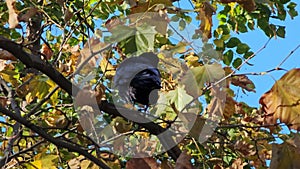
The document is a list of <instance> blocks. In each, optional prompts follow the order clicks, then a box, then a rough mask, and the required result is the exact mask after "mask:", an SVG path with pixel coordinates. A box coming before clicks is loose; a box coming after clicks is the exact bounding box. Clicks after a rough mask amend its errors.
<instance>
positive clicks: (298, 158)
mask: <svg viewBox="0 0 300 169" xmlns="http://www.w3.org/2000/svg"><path fill="white" fill-rule="evenodd" d="M299 166H300V153H299V147H295V146H294V145H291V144H290V143H288V142H284V143H282V144H280V145H279V144H273V145H272V159H271V165H270V169H282V168H284V169H298V168H299Z"/></svg>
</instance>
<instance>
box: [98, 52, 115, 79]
mask: <svg viewBox="0 0 300 169" xmlns="http://www.w3.org/2000/svg"><path fill="white" fill-rule="evenodd" d="M100 68H101V70H102V72H105V77H107V78H112V77H114V75H115V74H116V68H115V67H114V66H113V65H112V64H111V63H110V62H109V61H108V60H107V59H106V57H103V58H102V61H101V63H100Z"/></svg>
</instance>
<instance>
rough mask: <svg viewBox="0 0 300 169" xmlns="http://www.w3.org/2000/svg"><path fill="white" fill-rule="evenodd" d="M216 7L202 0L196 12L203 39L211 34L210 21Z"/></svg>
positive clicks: (208, 37) (211, 24)
mask: <svg viewBox="0 0 300 169" xmlns="http://www.w3.org/2000/svg"><path fill="white" fill-rule="evenodd" d="M215 12H216V9H215V8H214V7H213V6H211V4H210V3H209V2H203V4H202V6H201V8H200V11H199V12H198V18H199V20H201V24H200V28H199V30H200V31H201V33H202V34H203V40H204V41H207V40H208V39H210V38H211V37H212V36H211V28H212V26H213V23H212V15H214V14H215Z"/></svg>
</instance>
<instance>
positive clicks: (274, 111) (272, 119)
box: [259, 69, 300, 130]
mask: <svg viewBox="0 0 300 169" xmlns="http://www.w3.org/2000/svg"><path fill="white" fill-rule="evenodd" d="M299 93H300V69H292V70H290V71H289V72H287V73H286V74H285V75H283V76H282V77H281V78H280V79H279V80H278V81H277V82H276V83H275V84H274V85H273V87H272V88H271V90H269V91H268V92H266V93H265V94H263V96H262V97H261V98H260V100H259V103H260V104H261V105H262V110H263V111H264V115H265V123H266V124H275V123H276V121H277V119H279V120H280V121H281V122H284V123H286V124H287V125H288V126H289V127H290V128H292V129H296V130H300V118H299V116H300V114H299V112H300V97H299Z"/></svg>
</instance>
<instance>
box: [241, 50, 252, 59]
mask: <svg viewBox="0 0 300 169" xmlns="http://www.w3.org/2000/svg"><path fill="white" fill-rule="evenodd" d="M253 54H254V52H252V51H248V52H246V53H245V54H244V56H243V57H244V58H245V59H248V58H249V57H250V56H252V55H253Z"/></svg>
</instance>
